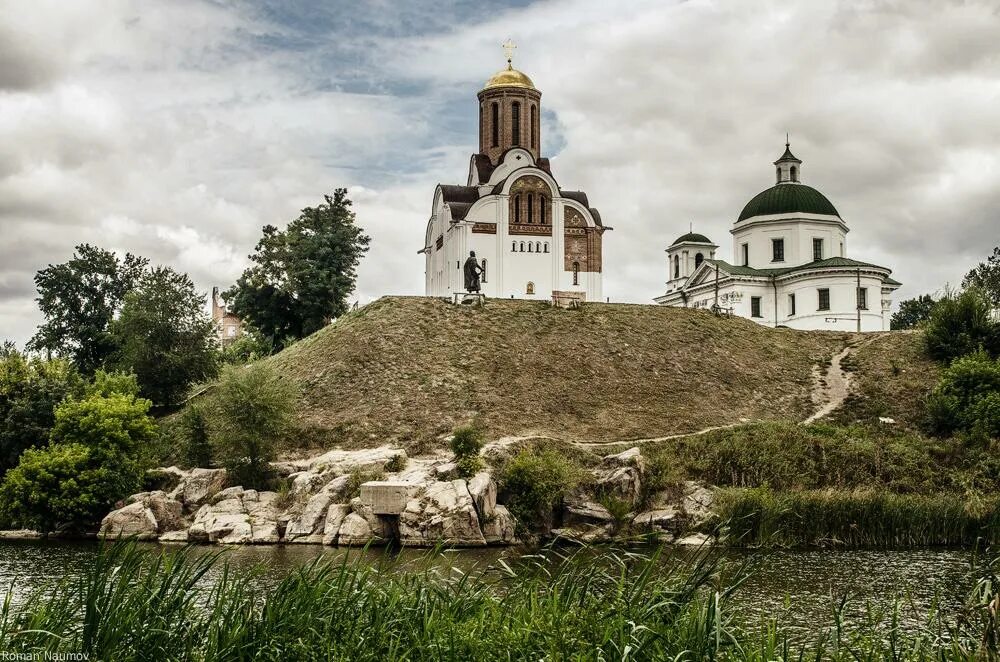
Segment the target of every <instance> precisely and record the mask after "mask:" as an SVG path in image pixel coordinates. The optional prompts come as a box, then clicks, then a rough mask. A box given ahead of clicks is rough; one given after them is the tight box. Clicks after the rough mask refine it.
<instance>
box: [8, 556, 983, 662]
mask: <svg viewBox="0 0 1000 662" xmlns="http://www.w3.org/2000/svg"><path fill="white" fill-rule="evenodd" d="M360 558H361V557H360V556H358V557H355V559H360ZM720 563H721V562H720V557H719V556H717V555H714V554H710V553H695V554H692V555H691V556H690V557H689V558H687V559H686V560H683V561H680V562H668V561H666V560H665V559H662V558H661V557H660V555H659V552H656V551H654V552H652V553H650V554H647V555H640V554H635V553H603V554H598V555H595V554H594V552H593V550H588V549H580V550H578V551H575V552H569V553H567V554H559V553H558V552H555V551H553V550H549V551H548V552H546V554H545V555H542V556H535V557H526V558H524V559H523V560H521V561H520V562H518V563H516V564H511V565H507V564H501V565H500V566H498V567H495V568H488V569H482V570H478V571H474V572H470V573H460V572H457V571H452V572H450V573H447V572H442V571H436V570H433V569H432V568H431V566H430V564H428V566H427V568H426V569H423V570H405V569H400V568H397V567H393V566H391V565H387V566H382V567H371V566H367V565H363V564H362V563H360V562H358V561H357V560H355V561H351V560H348V559H344V560H341V561H339V562H336V563H333V562H328V561H323V560H320V561H317V562H315V563H312V564H310V565H307V566H305V567H302V568H300V569H299V570H298V571H296V572H293V573H291V574H290V575H289V576H287V577H286V578H285V579H283V580H282V581H280V583H278V585H277V586H275V587H274V588H273V589H272V590H268V591H266V592H259V591H256V590H253V586H254V585H255V584H254V582H253V581H252V577H251V576H248V575H246V574H238V573H234V572H232V571H230V570H229V569H228V568H226V567H225V566H220V565H219V561H218V557H216V556H213V555H208V556H204V557H201V558H196V557H195V556H194V555H192V554H191V553H190V552H188V551H184V550H182V551H179V552H174V553H165V554H163V555H151V554H149V553H148V552H144V551H141V550H139V549H137V548H136V547H135V546H134V545H130V544H119V545H117V546H114V547H107V548H104V549H103V551H102V552H101V554H100V555H99V557H98V559H97V560H96V562H95V563H94V565H93V566H91V567H90V569H89V570H88V571H87V572H86V573H85V574H84V575H83V576H81V577H80V578H79V579H78V580H75V581H69V582H64V583H62V584H60V585H59V586H57V587H56V588H55V589H53V590H50V591H45V592H41V593H38V594H36V595H35V596H34V597H32V598H31V599H30V600H29V601H28V602H27V604H26V605H24V606H23V607H22V608H21V609H17V610H15V609H13V608H12V606H11V602H10V600H9V599H8V601H7V602H6V603H5V605H4V609H3V611H2V613H0V650H3V651H4V652H6V653H20V654H37V655H39V656H41V655H42V654H44V653H50V654H51V653H66V652H74V653H83V654H86V655H87V656H88V659H95V660H118V661H122V662H124V661H128V660H206V661H214V660H251V659H254V660H344V661H347V660H351V661H365V660H435V661H439V660H461V661H466V660H477V661H478V660H612V659H614V660H690V661H693V660H746V661H758V660H760V661H763V660H775V659H810V660H819V659H829V660H837V661H839V660H872V661H874V660H930V659H968V660H973V659H982V660H990V659H996V656H997V654H998V653H1000V649H998V638H1000V624H998V615H997V611H998V610H997V609H996V607H997V606H998V605H1000V598H998V596H997V588H996V587H997V583H996V577H995V576H994V575H992V574H989V572H987V573H986V574H985V576H984V579H983V580H982V582H980V583H979V584H978V585H977V587H976V589H975V591H973V593H972V594H971V595H970V596H969V598H968V601H967V605H966V607H965V609H964V610H963V611H962V613H961V614H939V613H930V614H928V615H927V617H926V620H925V625H924V626H923V627H922V628H918V629H917V630H916V631H906V632H904V631H903V630H902V629H901V628H900V627H899V624H898V620H895V619H893V618H892V615H891V614H890V615H889V616H888V617H885V618H881V619H878V620H877V622H872V623H866V624H864V625H858V626H855V627H853V628H848V627H845V625H844V621H843V620H842V619H841V618H840V617H839V614H837V613H835V614H834V617H833V619H832V620H831V622H830V623H829V624H826V625H823V624H816V625H815V628H814V632H813V633H812V642H813V643H810V644H793V643H791V642H792V641H793V639H792V638H791V637H790V636H788V633H787V631H786V629H785V628H784V627H783V626H782V624H781V623H780V622H774V621H772V622H770V623H767V624H764V625H763V626H760V625H757V626H753V627H746V626H744V625H742V624H741V622H740V615H739V614H738V613H736V612H735V611H734V609H733V608H732V607H731V598H732V596H733V594H734V592H735V591H737V590H739V587H740V584H741V582H742V581H744V580H745V578H746V572H745V568H740V567H738V568H735V569H728V570H726V571H723V568H722V566H721V565H720ZM211 572H215V573H216V574H217V577H216V582H215V584H214V586H213V587H212V588H201V587H202V586H204V585H205V583H204V581H203V580H204V579H205V576H206V575H207V574H209V573H211ZM896 613H898V610H897V612H896ZM799 634H801V633H799ZM39 659H41V657H39Z"/></svg>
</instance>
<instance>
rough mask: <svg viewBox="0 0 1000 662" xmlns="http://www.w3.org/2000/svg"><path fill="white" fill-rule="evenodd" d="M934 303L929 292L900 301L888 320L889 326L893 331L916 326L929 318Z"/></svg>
mask: <svg viewBox="0 0 1000 662" xmlns="http://www.w3.org/2000/svg"><path fill="white" fill-rule="evenodd" d="M934 303H935V302H934V297H932V296H931V295H929V294H921V295H920V296H918V297H917V298H916V299H906V300H905V301H900V302H899V310H897V311H896V312H895V313H893V315H892V319H891V320H890V321H889V328H890V329H892V330H893V331H898V330H902V329H915V328H917V327H918V326H920V325H921V324H923V323H924V322H926V321H927V320H929V319H930V318H931V311H932V310H933V309H934Z"/></svg>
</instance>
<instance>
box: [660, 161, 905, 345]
mask: <svg viewBox="0 0 1000 662" xmlns="http://www.w3.org/2000/svg"><path fill="white" fill-rule="evenodd" d="M774 166H775V168H776V178H777V183H776V184H775V185H774V186H772V187H771V188H769V189H767V190H765V191H762V192H761V193H758V194H757V195H756V196H754V197H753V198H752V199H751V200H750V202H748V203H747V204H746V206H745V207H744V208H743V211H742V212H741V213H740V215H739V218H737V219H736V222H735V223H734V225H733V228H732V229H731V230H730V233H731V234H732V235H733V255H734V256H735V259H734V260H733V262H732V263H729V262H725V261H723V260H720V259H718V258H717V257H716V250H717V249H718V248H719V247H718V245H716V244H715V243H713V242H712V241H711V240H710V239H709V238H708V237H706V236H704V235H701V234H697V233H694V232H689V233H687V234H684V235H682V236H680V237H678V238H677V240H676V241H674V243H673V244H671V246H670V247H669V248H668V249H667V268H668V270H669V280H668V281H667V291H666V293H665V294H664V295H663V296H660V297H657V298H656V299H655V301H656V302H657V303H660V304H663V305H667V306H685V307H690V308H709V309H713V310H716V311H721V312H727V313H730V314H734V315H739V316H741V317H747V318H750V319H752V320H754V321H755V322H758V323H760V324H764V325H767V326H787V327H791V328H794V329H823V330H838V331H883V330H888V328H889V317H890V314H889V309H890V307H891V306H892V293H893V291H895V290H896V289H898V288H899V287H900V283H899V282H898V281H895V280H893V279H892V278H891V277H890V274H891V273H892V270H891V269H889V268H887V267H881V266H878V265H875V264H869V263H867V262H859V261H857V260H852V259H850V258H848V257H847V233H848V228H847V223H845V222H844V220H843V219H842V218H841V217H840V214H839V213H838V212H837V209H836V208H835V207H834V206H833V204H832V203H831V202H830V201H829V200H828V199H827V198H826V197H825V196H824V195H823V194H822V193H820V192H819V191H817V190H816V189H814V188H812V187H810V186H806V185H805V184H803V183H802V182H801V181H800V178H801V175H802V161H801V160H799V159H797V158H795V156H794V155H793V154H792V152H791V150H790V148H789V145H788V143H786V144H785V153H784V154H782V155H781V158H779V159H778V160H777V161H775V162H774Z"/></svg>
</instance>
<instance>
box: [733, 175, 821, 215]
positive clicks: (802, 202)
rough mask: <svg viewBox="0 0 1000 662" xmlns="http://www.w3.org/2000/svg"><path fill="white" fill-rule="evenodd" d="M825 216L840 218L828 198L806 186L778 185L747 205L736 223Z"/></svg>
mask: <svg viewBox="0 0 1000 662" xmlns="http://www.w3.org/2000/svg"><path fill="white" fill-rule="evenodd" d="M795 212H799V213H803V214H825V215H827V216H836V217H838V218H839V217H840V213H839V212H838V211H837V208H836V207H834V206H833V203H832V202H830V201H829V200H827V199H826V196H825V195H823V194H822V193H820V192H819V191H817V190H816V189H814V188H813V187H811V186H806V185H805V184H797V183H796V184H788V183H785V184H776V185H775V186H772V187H771V188H769V189H766V190H764V191H761V192H760V193H758V194H757V195H755V196H754V197H753V198H752V199H751V200H750V202H748V203H747V204H746V207H744V208H743V211H742V212H740V217H739V218H738V219H736V222H737V223H739V222H740V221H743V220H746V219H748V218H753V217H754V216H768V215H771V214H791V213H795Z"/></svg>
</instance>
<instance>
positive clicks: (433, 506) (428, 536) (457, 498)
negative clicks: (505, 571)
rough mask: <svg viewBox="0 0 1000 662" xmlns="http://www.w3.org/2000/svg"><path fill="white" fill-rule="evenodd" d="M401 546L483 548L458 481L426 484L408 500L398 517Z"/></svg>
mask: <svg viewBox="0 0 1000 662" xmlns="http://www.w3.org/2000/svg"><path fill="white" fill-rule="evenodd" d="M399 539H400V543H401V544H403V545H410V546H415V547H431V546H434V545H436V544H439V543H441V544H446V545H451V546H456V547H480V546H483V545H485V544H486V539H485V538H484V537H483V532H482V529H481V528H480V526H479V517H478V515H477V514H476V507H475V505H474V504H473V501H472V495H471V494H469V488H468V485H467V484H466V482H465V481H464V480H462V479H458V480H452V481H437V482H434V483H430V484H429V485H427V486H426V487H425V489H424V490H423V492H422V493H421V494H419V495H418V496H415V497H414V498H411V499H410V500H409V501H408V502H407V504H406V510H404V511H403V513H402V514H401V515H400V516H399Z"/></svg>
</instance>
